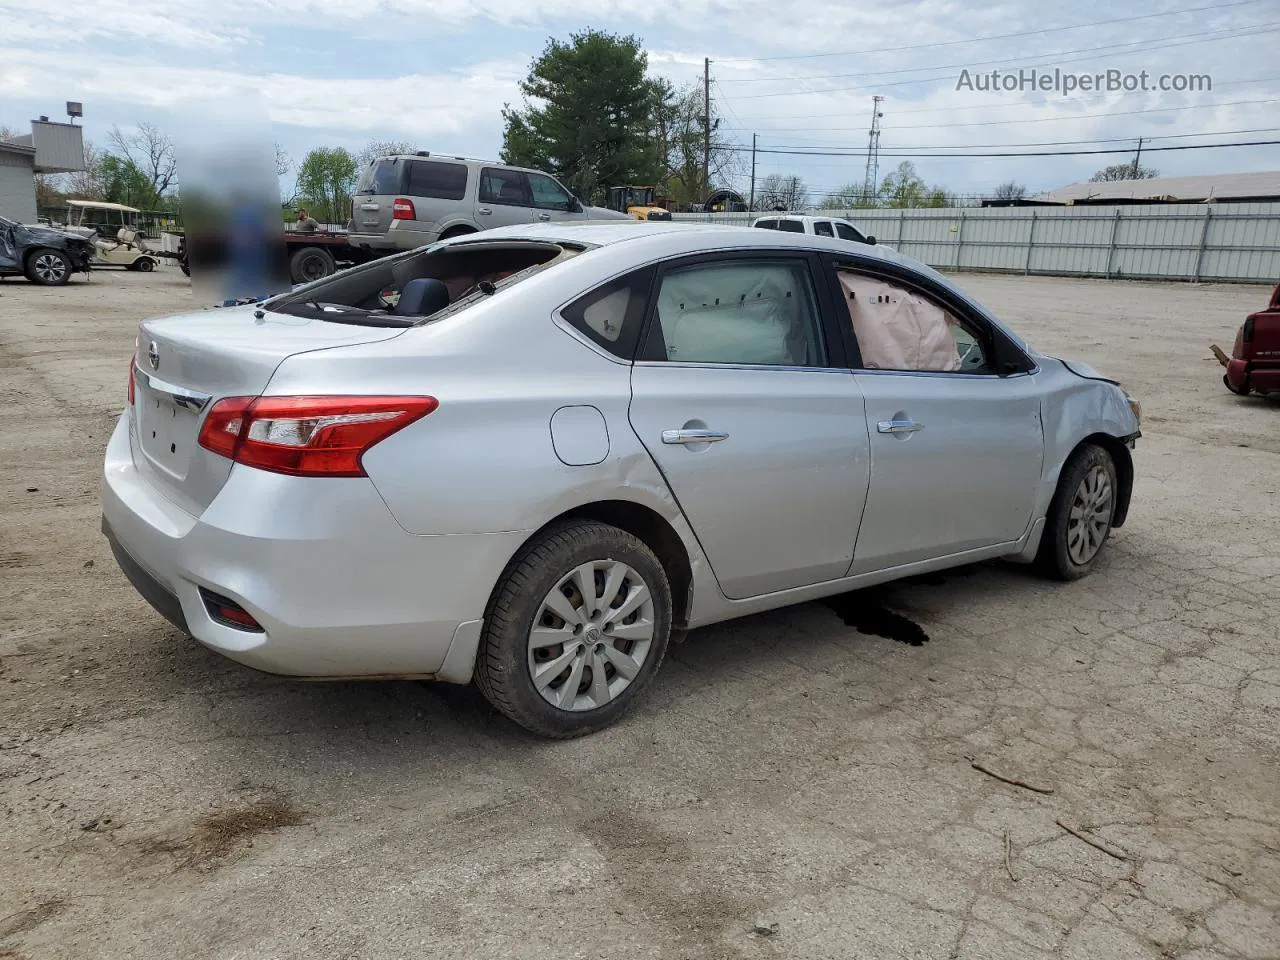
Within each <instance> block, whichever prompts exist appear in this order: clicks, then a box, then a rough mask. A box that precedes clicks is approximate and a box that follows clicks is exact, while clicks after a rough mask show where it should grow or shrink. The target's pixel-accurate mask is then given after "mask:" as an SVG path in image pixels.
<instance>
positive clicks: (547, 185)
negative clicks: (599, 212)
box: [529, 173, 587, 223]
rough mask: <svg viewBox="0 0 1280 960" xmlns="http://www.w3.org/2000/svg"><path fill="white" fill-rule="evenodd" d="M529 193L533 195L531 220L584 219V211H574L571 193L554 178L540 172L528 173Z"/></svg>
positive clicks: (585, 216)
mask: <svg viewBox="0 0 1280 960" xmlns="http://www.w3.org/2000/svg"><path fill="white" fill-rule="evenodd" d="M529 193H530V195H531V196H532V197H533V221H534V222H535V223H537V222H538V221H540V220H585V219H586V218H587V215H586V213H585V212H578V213H575V212H574V207H575V206H576V204H575V203H574V202H573V195H572V194H570V193H569V191H568V190H566V189H565V188H564V187H562V186H560V184H559V183H557V182H556V181H555V180H554V179H552V178H551V177H548V176H544V175H543V174H541V173H531V174H529Z"/></svg>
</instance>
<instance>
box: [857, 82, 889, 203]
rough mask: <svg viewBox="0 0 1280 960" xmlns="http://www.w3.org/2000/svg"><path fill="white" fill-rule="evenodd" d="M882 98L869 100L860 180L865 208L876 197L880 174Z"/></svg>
mask: <svg viewBox="0 0 1280 960" xmlns="http://www.w3.org/2000/svg"><path fill="white" fill-rule="evenodd" d="M883 102H884V97H881V96H875V97H872V98H871V129H870V130H869V131H867V172H866V176H864V177H863V180H862V203H863V205H864V206H867V205H869V204H870V203H871V200H872V199H873V198H874V197H875V195H876V183H877V180H878V175H879V172H880V119H881V118H882V117H883V116H884V114H883V113H881V112H880V104H881V103H883Z"/></svg>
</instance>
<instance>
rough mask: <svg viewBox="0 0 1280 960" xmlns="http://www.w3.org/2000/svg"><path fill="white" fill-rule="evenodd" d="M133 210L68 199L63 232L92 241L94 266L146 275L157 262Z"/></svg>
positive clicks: (96, 201) (122, 205) (117, 205)
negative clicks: (136, 271)
mask: <svg viewBox="0 0 1280 960" xmlns="http://www.w3.org/2000/svg"><path fill="white" fill-rule="evenodd" d="M139 213H141V211H140V210H139V209H138V208H137V207H129V206H125V205H124V204H123V203H105V202H102V201H98V200H68V201H67V226H66V228H65V229H66V230H68V231H69V232H71V233H76V234H79V235H80V236H82V237H86V238H88V239H89V240H91V241H93V261H92V265H93V266H94V267H124V268H125V269H126V270H141V271H142V272H143V273H150V272H151V271H152V270H154V269H155V268H156V267H157V266H158V265H159V263H160V257H159V256H157V255H156V252H155V251H152V250H149V249H148V248H147V245H146V240H145V239H144V238H143V236H142V233H141V231H140V228H139V224H138V214H139Z"/></svg>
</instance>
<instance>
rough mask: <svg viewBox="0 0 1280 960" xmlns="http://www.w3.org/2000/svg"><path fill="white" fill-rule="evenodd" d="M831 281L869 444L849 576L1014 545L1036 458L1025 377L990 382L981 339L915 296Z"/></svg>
mask: <svg viewBox="0 0 1280 960" xmlns="http://www.w3.org/2000/svg"><path fill="white" fill-rule="evenodd" d="M835 280H836V289H837V290H838V291H839V295H840V296H841V297H842V298H843V300H844V307H845V310H844V314H845V315H844V320H845V322H846V323H847V324H849V328H851V331H852V333H853V335H854V341H855V343H856V350H857V355H858V356H860V358H861V359H860V363H859V365H858V366H857V367H856V369H855V373H854V379H855V381H856V382H857V384H858V386H859V388H860V390H861V393H862V396H863V397H864V399H865V403H866V418H867V431H868V435H869V437H870V441H871V485H870V488H869V490H868V492H867V508H866V513H865V515H864V517H863V521H862V528H861V530H860V531H859V534H858V544H857V548H856V550H855V552H854V560H853V564H852V566H851V567H850V571H849V572H850V574H851V575H852V574H860V573H868V572H871V571H873V570H882V569H885V568H888V567H895V566H898V565H900V564H905V563H913V562H915V561H920V560H928V559H933V558H936V557H943V556H950V555H952V554H958V553H963V552H965V551H968V550H976V549H980V548H983V547H990V546H994V545H997V544H1004V543H1012V542H1014V541H1016V540H1018V539H1019V538H1020V537H1021V536H1022V535H1023V534H1024V533H1025V532H1026V530H1027V528H1028V526H1029V525H1030V522H1031V514H1032V512H1033V510H1034V504H1035V496H1036V491H1037V489H1038V487H1039V484H1040V476H1041V466H1042V461H1043V457H1044V437H1043V428H1042V425H1041V420H1040V394H1039V388H1038V386H1037V384H1036V382H1035V379H1036V378H1035V377H1034V376H1031V375H1027V374H1016V375H1012V376H999V375H997V372H996V369H995V362H994V361H995V352H996V348H995V346H994V341H993V340H992V334H991V333H990V331H985V332H984V327H983V326H982V325H981V322H980V321H979V319H978V318H975V317H972V316H969V315H968V314H966V313H964V312H962V311H960V310H956V309H952V308H951V307H949V306H948V305H947V304H946V303H945V302H944V301H943V300H941V299H938V298H935V297H934V296H931V295H930V293H929V291H927V290H925V289H923V288H920V287H916V286H914V285H908V284H907V283H906V282H905V281H903V280H900V279H898V278H896V277H892V276H887V275H885V274H883V273H879V272H877V271H876V270H875V268H867V269H865V270H864V269H861V268H853V267H851V268H844V267H838V268H837V269H836V271H835ZM849 328H847V329H849Z"/></svg>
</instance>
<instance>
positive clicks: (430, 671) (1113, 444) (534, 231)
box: [102, 223, 1140, 737]
mask: <svg viewBox="0 0 1280 960" xmlns="http://www.w3.org/2000/svg"><path fill="white" fill-rule="evenodd" d="M1139 416H1140V411H1139V407H1138V404H1137V403H1136V402H1135V401H1134V400H1132V399H1131V398H1130V397H1129V396H1128V394H1126V393H1125V392H1124V390H1122V389H1121V387H1120V385H1119V384H1117V383H1115V382H1113V381H1110V380H1107V379H1105V378H1104V377H1102V376H1101V375H1100V374H1098V373H1096V372H1095V371H1093V370H1091V369H1090V368H1088V367H1086V366H1083V365H1080V364H1078V363H1074V362H1072V361H1068V360H1058V359H1054V358H1050V357H1047V356H1044V355H1042V354H1040V353H1038V352H1036V351H1035V350H1034V349H1033V348H1031V347H1030V346H1028V345H1027V344H1026V343H1024V342H1023V341H1022V340H1021V339H1019V338H1018V336H1016V335H1015V334H1014V333H1012V332H1011V331H1010V330H1008V329H1007V328H1005V327H1004V326H1003V325H1002V324H1001V323H1000V322H999V321H998V320H997V319H996V318H995V317H993V316H992V315H991V314H990V313H988V312H987V311H986V310H985V309H983V307H982V306H980V305H979V304H977V303H975V302H974V301H973V300H971V299H970V298H969V297H968V296H966V295H965V294H964V293H963V292H962V291H961V290H960V289H959V288H958V287H957V286H956V285H955V284H954V283H952V282H951V281H950V280H948V279H947V278H945V277H943V276H942V275H940V274H938V273H937V272H935V271H933V270H931V269H929V268H928V267H925V266H923V265H922V264H920V263H917V262H915V261H912V260H909V259H908V258H905V257H902V256H900V255H897V254H895V253H893V252H892V251H890V250H888V249H886V248H884V247H869V246H867V245H865V244H860V243H852V242H847V241H842V240H839V239H828V238H824V237H819V236H811V235H805V234H789V233H780V232H776V231H765V230H752V229H749V228H734V227H717V226H710V225H701V224H679V223H676V224H643V223H616V224H615V223H599V224H581V225H576V224H575V225H566V224H554V223H552V224H545V225H534V224H531V225H529V226H522V227H508V228H504V229H501V230H492V231H487V232H485V233H480V234H473V235H470V236H467V237H462V238H458V239H456V240H452V241H445V242H442V243H438V244H435V245H432V246H429V247H424V248H421V249H418V250H414V251H410V252H408V253H405V254H401V255H399V256H396V257H393V258H390V259H385V260H379V261H376V262H374V263H370V264H367V265H365V266H362V267H357V268H354V269H351V270H347V271H345V272H342V273H339V274H336V275H334V276H332V277H329V278H326V279H324V280H320V281H317V282H315V283H312V284H309V285H306V286H304V287H301V288H298V289H296V290H294V291H292V292H290V293H286V294H282V295H280V296H277V297H275V298H273V299H270V300H267V301H265V302H262V303H259V304H255V305H249V306H244V307H233V308H229V309H211V310H205V311H199V312H196V313H192V314H187V315H184V316H178V317H172V318H168V319H161V320H148V321H145V322H143V323H142V324H141V325H140V328H139V333H138V341H137V351H136V353H135V356H134V359H133V363H132V364H131V367H130V376H129V400H128V406H127V407H126V408H125V411H124V413H123V415H122V416H121V417H120V421H119V424H118V425H117V426H116V429H115V432H114V434H113V436H112V438H111V441H110V444H109V446H108V448H107V453H106V464H105V468H104V477H103V484H102V514H103V519H102V525H103V530H104V532H105V533H106V535H107V537H108V538H109V540H110V542H111V546H112V549H113V551H114V553H115V556H116V558H117V560H118V562H119V564H120V567H121V569H122V570H123V571H124V573H125V574H126V576H127V577H128V578H129V580H130V581H131V582H132V583H133V585H134V586H135V588H136V589H137V590H138V592H139V593H141V594H142V596H143V597H145V598H146V599H147V600H148V601H149V602H150V603H151V604H152V605H153V606H154V607H155V608H156V609H157V610H158V611H159V612H160V613H162V614H163V615H164V616H166V617H167V618H168V619H169V620H170V621H172V622H173V623H174V624H175V625H177V626H178V627H179V628H180V629H181V630H183V631H184V632H186V633H188V634H190V635H191V636H192V637H194V638H195V639H197V640H198V641H200V642H201V643H203V644H205V645H206V646H208V647H210V648H212V649H214V650H216V651H218V652H219V653H222V654H225V655H226V656H228V657H231V658H232V659H234V660H237V661H239V662H240V663H243V664H246V665H248V666H251V667H256V668H258V669H260V670H265V671H269V672H272V673H279V674H287V675H293V676H300V677H310V678H352V677H410V676H414V677H432V678H435V679H438V680H445V681H450V682H454V683H467V682H469V681H471V680H473V679H474V680H475V682H476V683H477V685H478V686H479V688H480V690H481V691H482V692H483V693H484V695H485V696H486V697H487V698H488V699H489V700H490V701H491V702H492V703H493V705H494V706H495V707H497V709H499V710H500V711H502V712H503V713H504V714H506V715H507V716H509V717H510V718H512V719H513V720H515V721H516V722H517V723H519V724H522V725H523V726H524V727H526V728H528V729H529V730H531V731H534V732H536V733H538V734H542V735H545V736H551V737H571V736H576V735H580V734H584V733H588V732H591V731H594V730H597V729H599V728H601V727H604V726H606V725H608V724H610V723H612V722H613V721H615V720H616V719H618V717H619V716H620V715H621V714H622V713H623V712H624V711H625V710H626V709H627V708H628V707H629V706H630V705H631V704H632V703H633V702H634V701H635V700H636V699H637V698H638V697H639V696H640V695H641V694H642V692H643V690H644V688H645V687H646V686H647V685H648V684H649V683H650V682H651V681H652V680H653V676H654V674H655V673H656V672H657V670H658V666H659V664H661V662H662V658H663V654H664V653H665V651H666V648H667V644H668V641H669V640H670V638H671V636H672V634H673V633H676V634H679V633H682V632H683V631H687V630H689V629H691V628H694V627H700V626H704V625H706V624H709V623H714V622H717V621H721V620H727V619H730V618H733V617H740V616H744V615H747V614H752V613H758V612H760V611H763V610H768V609H771V608H774V607H780V606H783V605H786V604H792V603H799V602H801V601H805V600H812V599H814V598H818V597H824V596H828V595H831V594H836V593H840V592H843V591H848V590H851V589H854V588H858V587H865V586H869V585H872V584H876V583H881V582H884V581H887V580H893V579H896V578H899V577H905V576H909V575H913V574H919V573H922V572H926V571H931V570H937V569H940V568H944V567H952V566H956V565H959V564H965V563H971V562H973V561H977V560H984V559H987V558H994V557H1006V558H1009V559H1012V560H1015V561H1019V562H1024V563H1034V564H1036V565H1038V566H1039V567H1040V568H1041V569H1042V570H1043V571H1044V572H1045V573H1046V574H1048V575H1050V576H1053V577H1057V578H1060V579H1072V578H1076V577H1080V576H1083V575H1085V574H1086V573H1088V572H1089V570H1090V569H1091V568H1092V567H1093V566H1094V564H1095V562H1096V560H1097V558H1098V554H1099V551H1100V550H1101V548H1102V546H1103V543H1104V542H1105V541H1106V539H1107V536H1108V534H1109V532H1110V531H1111V530H1112V529H1114V528H1116V527H1119V526H1120V525H1121V524H1122V523H1123V522H1124V520H1125V515H1126V513H1127V511H1128V507H1129V499H1130V491H1131V490H1132V487H1133V462H1132V459H1131V453H1130V451H1131V450H1132V449H1133V447H1134V445H1135V443H1136V441H1137V438H1138V436H1139Z"/></svg>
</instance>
